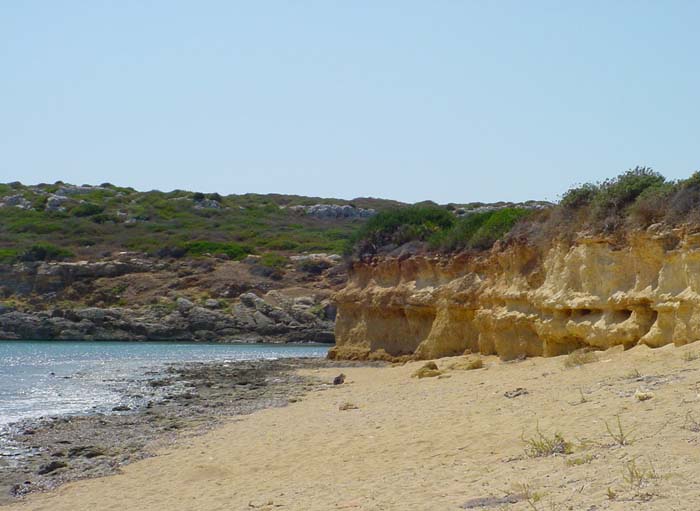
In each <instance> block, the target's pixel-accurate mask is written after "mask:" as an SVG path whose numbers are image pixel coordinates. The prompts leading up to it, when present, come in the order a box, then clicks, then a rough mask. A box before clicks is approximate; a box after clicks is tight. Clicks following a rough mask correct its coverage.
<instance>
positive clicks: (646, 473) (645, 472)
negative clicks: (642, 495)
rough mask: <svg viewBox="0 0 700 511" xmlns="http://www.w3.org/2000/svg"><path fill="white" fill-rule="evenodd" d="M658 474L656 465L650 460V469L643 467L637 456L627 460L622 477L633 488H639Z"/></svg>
mask: <svg viewBox="0 0 700 511" xmlns="http://www.w3.org/2000/svg"><path fill="white" fill-rule="evenodd" d="M657 477H658V475H657V474H656V470H655V469H654V465H653V464H652V463H651V461H649V469H643V468H641V467H640V466H638V465H637V458H634V459H631V460H629V461H627V462H626V463H625V464H624V465H623V467H622V479H624V481H625V482H626V483H627V484H629V485H630V486H631V487H632V488H635V489H639V488H641V487H642V486H644V485H645V484H647V483H648V482H649V481H650V480H651V479H656V478H657Z"/></svg>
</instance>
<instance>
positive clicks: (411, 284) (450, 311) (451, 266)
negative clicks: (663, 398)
mask: <svg viewBox="0 0 700 511" xmlns="http://www.w3.org/2000/svg"><path fill="white" fill-rule="evenodd" d="M653 227H654V226H652V227H651V228H650V229H649V230H647V231H645V232H638V233H634V234H632V235H630V236H629V237H628V242H627V243H626V244H625V245H624V246H622V247H619V246H615V245H614V244H612V243H611V242H610V241H608V240H606V239H602V238H580V239H579V240H577V242H575V243H574V244H573V245H571V244H564V243H560V244H554V245H550V246H548V247H547V248H536V247H534V246H531V245H528V244H524V243H520V244H519V243H510V244H502V243H501V244H499V243H497V244H496V246H495V247H494V248H493V249H492V250H491V251H490V252H486V253H483V254H480V255H456V256H438V255H416V256H412V257H408V258H386V257H385V258H377V259H375V260H373V261H372V262H355V263H354V264H353V267H352V269H351V271H350V278H349V281H348V284H347V286H346V287H345V288H344V289H343V290H342V291H340V292H338V293H337V294H336V296H335V300H336V302H337V305H338V316H337V319H336V330H335V334H336V346H335V347H334V348H333V349H332V350H331V352H330V354H329V356H330V357H331V358H358V359H364V358H373V357H377V358H382V357H386V354H388V355H389V356H391V357H396V356H401V355H410V356H413V357H415V358H422V359H428V358H436V357H441V356H449V355H455V354H461V353H463V352H464V351H465V350H471V351H473V352H481V353H484V354H498V355H499V356H500V357H502V358H503V359H513V358H517V357H520V356H538V355H542V356H554V355H560V354H563V353H568V352H571V351H573V350H576V349H579V348H584V347H591V348H594V349H598V348H602V349H605V348H608V347H611V346H615V345H619V344H622V345H624V346H625V347H626V348H627V347H631V346H634V345H635V344H646V345H649V346H653V347H656V346H662V345H665V344H668V343H675V344H677V345H681V344H686V343H689V342H692V341H695V340H697V339H700V294H699V293H700V235H699V234H685V233H683V232H682V230H678V229H677V230H675V231H673V232H672V231H664V232H655V231H654V228H653Z"/></svg>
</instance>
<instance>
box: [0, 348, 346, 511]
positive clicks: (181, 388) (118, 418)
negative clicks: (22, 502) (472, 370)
mask: <svg viewBox="0 0 700 511" xmlns="http://www.w3.org/2000/svg"><path fill="white" fill-rule="evenodd" d="M347 365H348V364H347V363H338V362H333V361H329V360H326V359H323V358H286V359H277V360H252V361H239V362H204V363H202V362H198V363H177V364H172V365H168V366H166V367H165V368H164V370H163V371H161V372H158V373H151V374H150V375H148V376H149V379H148V380H147V381H145V382H140V384H141V389H143V388H144V384H145V387H146V391H145V392H142V393H140V394H137V395H131V396H126V397H127V398H129V399H130V400H131V401H137V402H139V403H140V404H138V405H137V406H135V407H134V408H131V407H129V406H117V407H115V409H114V410H113V411H112V412H111V413H96V414H92V415H78V416H70V417H49V418H42V419H39V420H33V421H23V422H20V423H17V424H15V425H13V427H12V428H11V429H10V430H9V433H8V434H7V437H6V438H5V440H6V441H8V442H9V445H11V446H12V447H14V449H15V450H16V452H15V453H14V455H7V453H6V455H5V456H2V457H0V505H2V504H7V503H9V502H12V501H14V500H16V499H17V498H21V497H22V496H23V495H26V494H28V493H31V492H35V491H45V490H50V489H53V488H56V487H58V486H60V485H61V484H64V483H66V482H69V481H74V480H77V479H84V478H91V477H100V476H104V475H108V474H112V473H115V472H117V471H118V470H119V467H121V466H123V465H126V464H128V463H131V462H133V461H137V460H139V459H143V458H146V457H150V456H153V455H154V453H155V451H156V450H157V449H158V448H159V447H160V446H164V445H167V444H169V443H172V442H173V441H175V440H176V439H177V438H182V437H186V436H190V435H196V434H201V433H204V432H206V431H208V430H210V429H212V428H214V427H216V426H217V425H219V424H221V423H222V422H223V421H225V420H227V419H231V418H232V417H235V416H237V415H245V414H249V413H253V412H255V411H257V410H261V409H264V408H270V407H279V406H285V405H287V404H288V403H289V402H294V401H296V400H299V399H301V398H302V397H303V396H304V395H305V394H306V393H308V392H310V391H315V390H323V389H325V388H328V387H329V386H332V382H326V381H319V380H317V379H314V378H310V377H302V376H300V375H299V374H297V373H296V370H297V369H304V368H322V367H343V366H347ZM134 388H136V387H134ZM139 392H141V391H139Z"/></svg>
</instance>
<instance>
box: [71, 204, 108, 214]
mask: <svg viewBox="0 0 700 511" xmlns="http://www.w3.org/2000/svg"><path fill="white" fill-rule="evenodd" d="M104 209H105V208H104V206H100V205H99V204H94V203H92V202H83V203H81V204H78V205H77V206H75V207H74V208H73V209H71V213H72V214H73V216H77V217H85V216H92V215H98V214H100V213H102V212H103V211H104Z"/></svg>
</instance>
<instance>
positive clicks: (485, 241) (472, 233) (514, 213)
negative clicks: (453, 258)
mask: <svg viewBox="0 0 700 511" xmlns="http://www.w3.org/2000/svg"><path fill="white" fill-rule="evenodd" d="M529 214H530V210H528V209H525V208H502V209H497V210H494V211H485V212H481V213H472V214H470V215H467V216H466V217H464V218H462V219H460V220H459V221H458V222H457V224H456V225H455V226H454V227H453V228H452V229H450V230H448V231H443V232H441V233H437V234H436V235H435V236H433V237H432V238H431V240H430V244H431V246H432V247H433V248H440V249H442V250H447V251H455V250H463V249H466V248H473V249H480V250H483V249H487V248H490V247H491V246H492V245H493V244H494V242H495V241H496V240H498V239H499V238H501V237H502V236H504V235H505V234H507V233H508V232H509V231H510V230H511V229H512V228H513V226H514V225H515V224H516V223H517V222H519V221H520V220H522V219H523V218H525V217H527V216H528V215H529Z"/></svg>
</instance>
